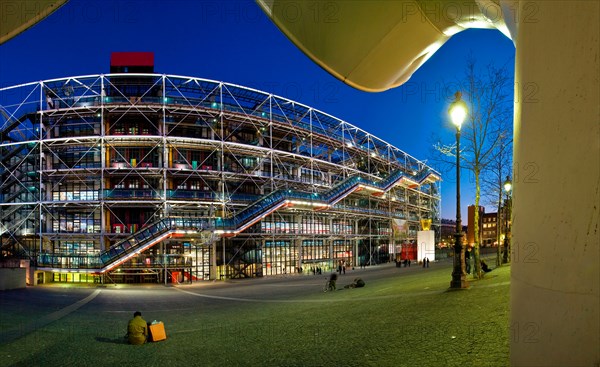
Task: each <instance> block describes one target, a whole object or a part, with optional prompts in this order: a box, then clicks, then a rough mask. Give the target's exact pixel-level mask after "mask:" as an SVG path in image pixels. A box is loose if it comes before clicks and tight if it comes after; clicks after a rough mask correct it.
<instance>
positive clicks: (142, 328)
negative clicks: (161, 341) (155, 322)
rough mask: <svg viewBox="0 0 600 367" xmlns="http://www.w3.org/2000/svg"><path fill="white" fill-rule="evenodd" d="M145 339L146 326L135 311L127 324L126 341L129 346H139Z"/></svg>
mask: <svg viewBox="0 0 600 367" xmlns="http://www.w3.org/2000/svg"><path fill="white" fill-rule="evenodd" d="M147 338H148V324H147V323H146V320H144V319H143V318H142V313H141V312H140V311H136V312H135V313H134V314H133V319H131V320H129V324H127V340H128V341H129V344H133V345H141V344H144V343H145V342H146V339H147Z"/></svg>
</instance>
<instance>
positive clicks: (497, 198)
mask: <svg viewBox="0 0 600 367" xmlns="http://www.w3.org/2000/svg"><path fill="white" fill-rule="evenodd" d="M507 121H510V120H507ZM503 131H505V132H506V134H505V135H504V136H502V137H501V140H502V142H501V143H500V144H499V146H498V147H497V148H496V149H497V152H496V153H495V154H494V157H493V160H492V161H491V162H490V164H489V166H488V167H487V169H486V170H485V171H484V172H483V176H482V178H481V183H482V185H481V188H482V192H483V193H484V194H483V196H484V198H485V202H486V203H487V204H489V205H491V206H494V207H496V243H497V245H498V247H497V249H496V250H497V251H496V266H500V265H501V264H502V259H501V257H502V254H501V248H502V246H501V243H500V229H501V228H502V222H501V220H502V219H503V217H502V216H501V213H502V204H503V203H502V191H503V189H504V182H505V178H506V177H507V176H510V173H511V167H512V125H511V124H509V123H506V124H505V126H504V127H503ZM505 235H506V233H505Z"/></svg>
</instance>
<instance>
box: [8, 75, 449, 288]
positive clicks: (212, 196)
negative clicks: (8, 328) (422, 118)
mask: <svg viewBox="0 0 600 367" xmlns="http://www.w3.org/2000/svg"><path fill="white" fill-rule="evenodd" d="M0 116H1V117H0V126H1V128H0V139H1V144H2V145H1V146H0V149H1V151H0V155H1V157H2V161H1V167H0V169H1V171H0V173H1V179H0V195H1V197H0V198H1V200H0V218H1V227H0V231H1V235H2V254H3V256H5V257H8V256H18V257H29V258H30V259H31V260H32V261H33V262H34V264H35V265H36V266H37V267H38V269H42V270H50V271H56V270H61V271H64V272H80V273H81V272H88V273H104V274H108V273H112V274H113V277H114V276H115V269H116V270H119V271H122V272H124V273H127V272H128V273H130V274H144V275H145V274H146V272H147V273H148V274H157V271H163V275H164V279H167V277H166V274H167V273H168V272H169V269H171V273H173V272H174V269H175V270H176V269H184V270H182V271H181V274H184V275H186V277H187V278H188V279H206V278H211V279H214V278H218V277H241V276H257V275H259V276H260V275H266V274H277V273H281V272H293V271H300V270H301V269H302V268H305V269H306V268H315V267H317V266H319V267H327V266H335V264H336V263H337V262H338V261H340V260H343V261H346V262H347V263H353V264H355V263H357V262H359V261H369V262H371V261H373V259H374V258H373V254H374V253H375V252H376V251H383V252H386V253H394V252H395V251H396V249H395V246H394V245H395V244H396V243H398V242H399V241H400V240H411V239H414V238H415V237H416V231H417V230H418V226H419V220H421V219H431V220H432V221H433V224H434V228H435V229H436V230H439V202H440V195H439V193H440V189H439V185H440V175H439V174H438V173H437V172H435V171H434V170H432V169H431V168H430V167H428V166H427V165H426V164H424V163H423V162H421V161H419V160H417V159H415V158H413V157H411V156H410V155H408V154H406V153H405V152H403V151H401V150H400V149H398V148H396V147H394V146H392V145H391V144H389V143H387V142H385V141H383V140H381V139H378V138H377V137H375V136H373V135H371V134H369V133H367V132H366V131H364V130H362V129H360V128H358V127H356V126H354V125H351V124H349V123H347V122H345V121H342V120H340V119H337V118H335V117H333V116H330V115H328V114H326V113H323V112H321V111H318V110H316V109H313V108H311V107H308V106H305V105H303V104H300V103H298V102H295V101H291V100H288V99H285V98H282V97H279V96H276V95H273V94H268V93H265V92H261V91H258V90H254V89H251V88H245V87H242V86H238V85H233V84H227V83H223V82H218V81H212V80H206V79H199V78H192V77H182V76H172V75H158V74H107V75H88V76H79V77H69V78H62V79H53V80H46V81H41V82H35V83H29V84H23V85H18V86H13V87H8V88H2V89H0ZM394 222H395V223H396V224H398V223H400V224H402V225H404V227H403V228H402V229H401V232H402V233H400V234H398V233H397V236H396V237H395V238H394V236H393V234H392V224H393V223H394ZM198 254H200V255H201V256H200V259H199V255H198ZM365 256H366V257H365ZM142 268H143V270H141V269H142ZM186 269H187V270H186Z"/></svg>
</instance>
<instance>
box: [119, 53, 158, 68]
mask: <svg viewBox="0 0 600 367" xmlns="http://www.w3.org/2000/svg"><path fill="white" fill-rule="evenodd" d="M110 72H111V73H153V72H154V52H113V53H112V54H111V55H110Z"/></svg>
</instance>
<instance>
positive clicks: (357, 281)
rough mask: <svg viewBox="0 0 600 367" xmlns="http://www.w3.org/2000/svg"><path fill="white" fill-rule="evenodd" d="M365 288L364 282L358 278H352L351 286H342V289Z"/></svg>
mask: <svg viewBox="0 0 600 367" xmlns="http://www.w3.org/2000/svg"><path fill="white" fill-rule="evenodd" d="M364 286H365V281H364V280H362V279H360V278H354V281H353V282H352V284H348V285H347V286H344V288H362V287H364Z"/></svg>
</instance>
